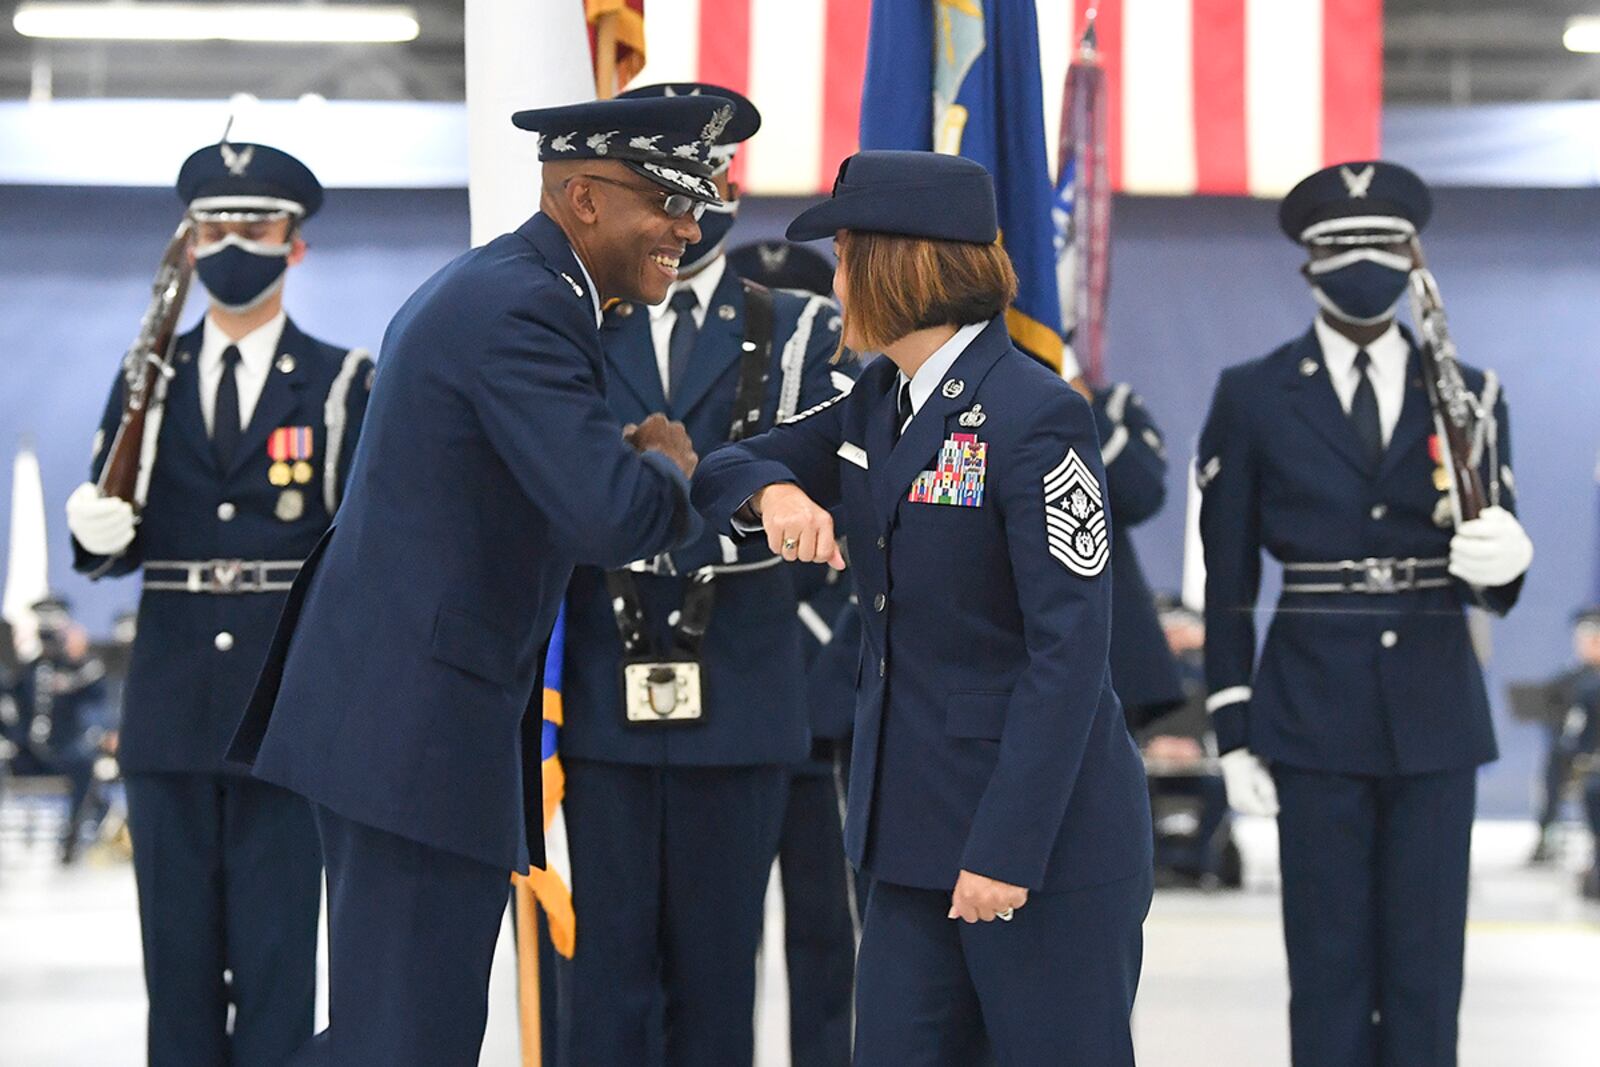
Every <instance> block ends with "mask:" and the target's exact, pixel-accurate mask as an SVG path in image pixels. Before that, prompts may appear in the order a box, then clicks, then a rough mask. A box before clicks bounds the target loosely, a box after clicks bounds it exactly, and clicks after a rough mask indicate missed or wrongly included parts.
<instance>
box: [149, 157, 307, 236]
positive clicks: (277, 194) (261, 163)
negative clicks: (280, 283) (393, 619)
mask: <svg viewBox="0 0 1600 1067" xmlns="http://www.w3.org/2000/svg"><path fill="white" fill-rule="evenodd" d="M178 198H179V199H180V200H182V201H183V202H184V203H185V204H188V205H189V210H190V211H195V212H200V213H202V214H203V213H206V212H241V213H263V214H281V213H287V214H290V215H294V216H296V217H297V218H300V219H309V218H310V217H311V216H312V215H315V214H316V213H317V209H318V208H320V207H321V206H322V183H321V182H319V181H317V176H316V175H315V174H312V173H311V168H310V167H307V166H306V165H305V164H304V163H302V162H300V161H299V160H298V159H296V158H294V157H293V156H291V155H290V154H289V153H287V152H285V151H282V150H281V149H277V148H273V147H271V146H270V145H264V144H244V143H233V142H229V141H223V142H221V143H219V144H213V145H207V146H206V147H204V148H202V149H200V150H199V151H197V152H195V153H194V154H193V155H191V156H190V157H189V158H188V159H186V160H184V161H183V166H182V167H181V168H180V169H179V170H178Z"/></svg>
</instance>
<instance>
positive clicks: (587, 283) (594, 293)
mask: <svg viewBox="0 0 1600 1067" xmlns="http://www.w3.org/2000/svg"><path fill="white" fill-rule="evenodd" d="M569 247H570V246H569ZM572 258H573V259H575V260H577V262H578V273H580V274H582V275H583V284H584V287H585V288H586V289H587V290H588V291H589V303H591V304H593V305H594V328H595V329H597V330H598V329H599V328H600V323H601V320H603V319H604V318H605V316H604V314H603V313H602V312H601V310H600V290H599V289H597V288H595V284H594V277H593V276H592V275H590V273H589V268H588V267H586V266H584V265H583V257H582V256H580V255H578V250H577V249H575V248H574V249H573V250H572Z"/></svg>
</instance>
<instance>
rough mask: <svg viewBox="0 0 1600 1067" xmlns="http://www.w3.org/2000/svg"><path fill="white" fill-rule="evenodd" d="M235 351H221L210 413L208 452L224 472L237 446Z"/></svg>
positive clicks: (237, 383)
mask: <svg viewBox="0 0 1600 1067" xmlns="http://www.w3.org/2000/svg"><path fill="white" fill-rule="evenodd" d="M238 366H239V349H238V348H237V347H236V346H234V345H229V346H228V347H227V348H225V349H223V351H222V377H221V379H219V380H218V382H217V403H216V406H215V407H214V408H213V409H212V412H211V451H212V453H213V454H214V455H215V456H216V457H217V466H218V467H220V468H221V469H223V470H227V469H228V467H229V466H231V465H232V463H233V451H234V449H235V448H237V447H238V446H239V379H238V377H237V376H236V374H235V371H236V369H237V368H238Z"/></svg>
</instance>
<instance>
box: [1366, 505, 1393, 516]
mask: <svg viewBox="0 0 1600 1067" xmlns="http://www.w3.org/2000/svg"><path fill="white" fill-rule="evenodd" d="M1367 514H1369V515H1371V516H1372V517H1373V518H1374V519H1381V518H1383V517H1384V516H1385V515H1387V514H1389V505H1388V504H1374V505H1372V510H1371V511H1369V512H1367Z"/></svg>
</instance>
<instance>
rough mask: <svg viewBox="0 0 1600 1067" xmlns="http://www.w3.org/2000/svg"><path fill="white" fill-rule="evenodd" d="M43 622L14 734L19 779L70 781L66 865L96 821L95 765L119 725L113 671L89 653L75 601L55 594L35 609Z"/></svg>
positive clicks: (23, 681)
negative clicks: (112, 701)
mask: <svg viewBox="0 0 1600 1067" xmlns="http://www.w3.org/2000/svg"><path fill="white" fill-rule="evenodd" d="M33 610H34V613H35V614H36V615H37V616H38V618H39V642H40V646H41V647H40V652H39V655H38V656H37V657H36V658H35V659H33V660H32V661H31V662H29V663H27V664H25V665H24V666H23V667H22V668H21V671H20V672H19V675H18V678H17V683H16V705H17V722H16V725H15V727H14V728H11V729H10V730H9V731H8V732H9V733H10V734H11V739H12V742H13V744H14V745H15V746H16V748H17V752H16V756H15V758H14V759H13V761H12V765H11V766H12V770H13V772H14V773H16V774H17V775H19V776H24V777H28V776H47V775H59V776H61V777H63V778H65V779H66V780H67V783H68V804H67V817H66V819H65V821H64V822H63V823H62V828H61V862H62V863H71V862H72V860H73V859H74V858H75V857H76V855H77V849H78V842H79V840H80V837H81V831H82V829H83V828H84V826H85V825H86V824H87V823H89V822H91V821H93V820H92V819H91V818H90V814H91V811H92V810H93V805H91V803H90V800H91V792H92V788H93V786H94V765H95V761H96V760H97V759H99V757H100V754H101V751H102V746H103V744H104V742H105V739H106V737H107V734H108V732H109V731H110V729H111V727H112V725H113V724H112V722H111V710H110V708H109V706H108V703H107V701H106V684H105V676H106V671H105V666H104V664H102V663H101V662H100V660H99V659H97V658H95V657H93V656H91V655H90V654H89V636H88V634H87V633H86V632H85V631H84V629H83V627H82V626H80V625H79V624H78V623H77V622H76V621H75V620H74V619H73V618H72V616H71V614H70V609H69V607H68V605H67V603H66V602H65V601H63V600H60V599H57V598H54V597H51V598H47V599H45V600H41V601H40V602H39V603H37V604H35V605H34V606H33Z"/></svg>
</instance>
